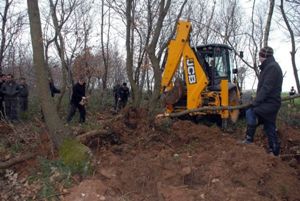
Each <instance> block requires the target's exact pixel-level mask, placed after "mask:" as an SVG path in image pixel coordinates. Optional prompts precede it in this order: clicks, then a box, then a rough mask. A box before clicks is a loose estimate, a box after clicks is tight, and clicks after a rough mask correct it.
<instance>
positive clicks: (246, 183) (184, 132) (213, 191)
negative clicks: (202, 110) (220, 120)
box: [0, 109, 300, 201]
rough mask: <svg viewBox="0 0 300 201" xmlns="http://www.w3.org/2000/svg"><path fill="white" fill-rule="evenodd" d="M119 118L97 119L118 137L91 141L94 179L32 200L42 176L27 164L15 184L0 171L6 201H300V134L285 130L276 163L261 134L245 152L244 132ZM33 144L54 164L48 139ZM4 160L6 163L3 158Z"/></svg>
mask: <svg viewBox="0 0 300 201" xmlns="http://www.w3.org/2000/svg"><path fill="white" fill-rule="evenodd" d="M122 115H123V116H122V118H117V120H115V121H113V122H112V121H110V123H107V122H109V121H107V120H108V119H114V118H115V117H116V116H114V115H112V114H110V113H107V114H101V115H100V114H99V117H98V123H99V124H103V125H104V126H106V127H109V128H110V129H111V130H112V131H113V136H112V139H110V137H111V136H110V137H105V138H103V137H98V138H92V139H90V140H89V141H88V143H87V145H88V146H89V147H90V148H91V149H92V151H93V154H94V166H95V167H94V171H93V173H92V174H91V175H88V176H86V177H81V176H76V175H75V176H73V181H74V182H73V185H72V187H71V188H60V191H59V192H57V194H53V195H51V196H48V197H47V198H43V199H41V198H38V197H35V196H33V195H32V194H34V193H36V192H37V191H38V190H39V189H38V188H39V187H40V186H39V185H34V184H29V183H28V182H27V181H28V177H29V176H30V171H29V170H35V168H37V167H36V166H37V162H36V159H30V160H27V161H25V162H22V163H20V164H17V165H15V166H13V167H11V168H9V169H10V170H11V171H12V172H14V173H11V175H10V176H8V175H9V173H8V172H7V171H6V172H3V171H2V174H0V181H1V184H0V191H1V200H30V199H31V200H47V199H48V200H65V201H79V200H80V201H81V200H87V201H93V200H106V201H200V200H208V201H219V200H228V201H248V200H249V201H250V200H253V201H254V200H257V201H261V200H266V201H268V200H270V201H273V200H284V201H297V200H298V201H299V200H300V190H299V189H300V168H299V167H300V166H299V164H300V156H299V154H300V129H299V128H292V127H289V126H287V125H286V124H284V123H281V124H280V126H279V135H280V137H281V139H282V141H281V147H282V152H281V157H274V156H272V155H270V154H267V153H266V139H265V137H264V135H263V132H262V129H258V131H257V136H256V141H255V143H254V144H252V145H244V144H241V143H240V140H241V139H242V138H243V136H244V132H245V131H244V129H243V128H242V127H241V126H240V127H239V126H238V127H237V128H236V129H235V130H234V132H232V133H224V132H222V131H221V130H220V128H218V127H217V126H215V125H213V126H210V127H208V126H205V125H204V124H195V123H193V122H191V121H186V120H172V121H159V122H151V123H149V122H148V121H147V119H146V118H145V116H146V112H145V111H143V110H139V111H134V110H130V109H129V110H127V111H124V112H123V114H122ZM4 128H5V129H6V130H5V129H4ZM1 130H2V131H1V138H3V137H5V136H8V134H7V133H8V132H9V133H14V132H13V130H11V129H9V128H6V127H5V126H3V128H1ZM4 130H5V132H4ZM11 135H12V134H11ZM115 138H117V139H115ZM30 140H33V141H34V140H38V141H40V142H41V143H40V145H41V146H39V148H38V149H39V150H38V151H39V152H40V153H41V154H43V155H45V156H47V157H49V158H51V157H52V158H55V153H53V152H52V150H51V146H50V145H48V144H49V143H45V142H48V139H47V135H46V133H44V134H40V135H39V138H38V139H34V138H33V139H30ZM0 156H2V158H1V160H2V161H4V160H7V159H5V157H6V158H7V155H6V154H4V153H3V154H2V155H0ZM36 171H38V170H37V169H36ZM16 173H17V176H15V174H16ZM11 185H14V186H13V187H12V186H11ZM9 186H10V187H9ZM12 191H13V192H14V193H12ZM13 194H14V195H13ZM29 197H30V199H28V198H29Z"/></svg>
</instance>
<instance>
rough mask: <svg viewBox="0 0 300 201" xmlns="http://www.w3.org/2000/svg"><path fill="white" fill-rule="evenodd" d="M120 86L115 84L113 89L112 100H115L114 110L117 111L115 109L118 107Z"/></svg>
mask: <svg viewBox="0 0 300 201" xmlns="http://www.w3.org/2000/svg"><path fill="white" fill-rule="evenodd" d="M120 87H121V86H120V84H116V85H115V86H114V88H113V93H114V99H115V102H114V109H115V110H117V107H118V93H119V89H120Z"/></svg>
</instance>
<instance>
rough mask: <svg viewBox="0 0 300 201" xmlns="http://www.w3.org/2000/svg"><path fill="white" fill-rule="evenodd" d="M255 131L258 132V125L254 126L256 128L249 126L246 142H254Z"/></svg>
mask: <svg viewBox="0 0 300 201" xmlns="http://www.w3.org/2000/svg"><path fill="white" fill-rule="evenodd" d="M255 131H256V125H254V126H253V125H247V130H246V139H245V141H247V142H249V143H248V144H250V143H252V142H253V140H254V135H255Z"/></svg>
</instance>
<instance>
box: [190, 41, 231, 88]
mask: <svg viewBox="0 0 300 201" xmlns="http://www.w3.org/2000/svg"><path fill="white" fill-rule="evenodd" d="M196 51H197V52H195V53H196V55H197V57H198V60H199V61H200V63H201V65H202V66H203V70H204V71H205V73H206V75H207V77H208V78H209V87H210V88H211V90H216V91H219V90H220V82H221V80H224V79H227V80H228V83H233V75H232V73H231V72H233V73H236V70H235V71H232V69H233V55H232V48H231V47H229V46H227V45H224V44H209V45H201V46H197V48H196Z"/></svg>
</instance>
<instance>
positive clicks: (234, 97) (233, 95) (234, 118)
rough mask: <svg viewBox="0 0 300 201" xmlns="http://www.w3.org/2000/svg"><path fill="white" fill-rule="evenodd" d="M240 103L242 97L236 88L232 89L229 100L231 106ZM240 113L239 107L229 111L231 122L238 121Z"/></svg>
mask: <svg viewBox="0 0 300 201" xmlns="http://www.w3.org/2000/svg"><path fill="white" fill-rule="evenodd" d="M239 103H240V99H239V97H238V95H237V92H236V90H235V89H232V90H230V91H229V101H228V104H229V106H237V105H239ZM239 114H240V110H239V109H236V110H231V111H229V117H230V120H231V122H233V123H236V122H237V120H238V118H239Z"/></svg>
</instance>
